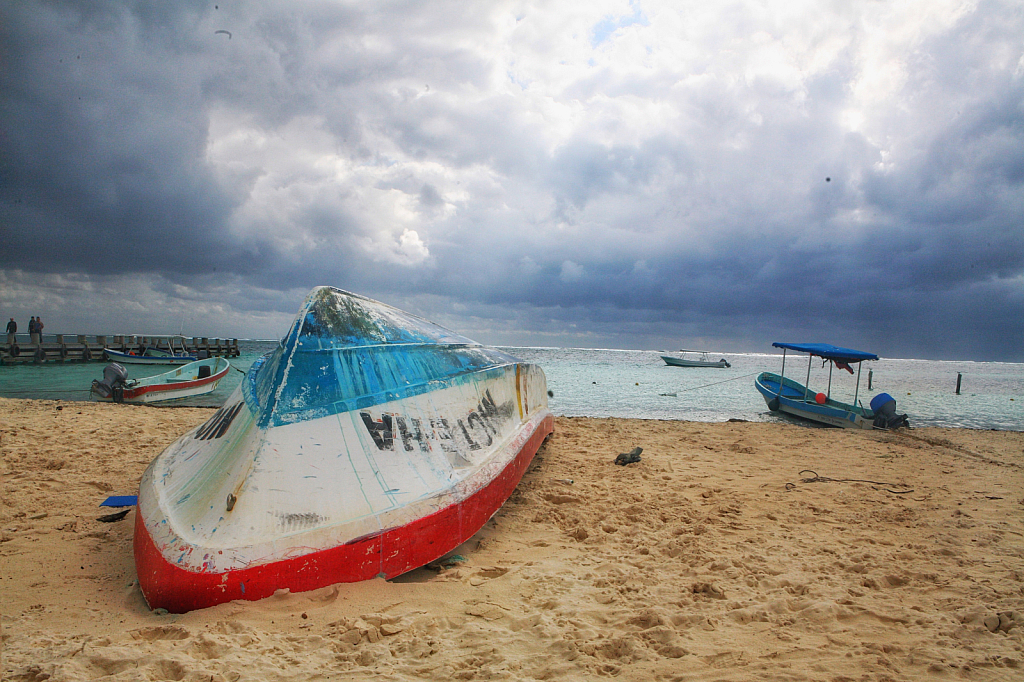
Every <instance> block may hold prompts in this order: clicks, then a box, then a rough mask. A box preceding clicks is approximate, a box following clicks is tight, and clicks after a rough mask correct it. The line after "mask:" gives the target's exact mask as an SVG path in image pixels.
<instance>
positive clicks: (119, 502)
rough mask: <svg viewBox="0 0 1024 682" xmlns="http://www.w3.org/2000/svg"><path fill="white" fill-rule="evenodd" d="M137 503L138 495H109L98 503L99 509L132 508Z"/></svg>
mask: <svg viewBox="0 0 1024 682" xmlns="http://www.w3.org/2000/svg"><path fill="white" fill-rule="evenodd" d="M138 503H139V496H138V495H111V496H110V497H108V498H107V499H105V500H103V501H102V502H100V506H101V507H134V506H135V505H136V504H138Z"/></svg>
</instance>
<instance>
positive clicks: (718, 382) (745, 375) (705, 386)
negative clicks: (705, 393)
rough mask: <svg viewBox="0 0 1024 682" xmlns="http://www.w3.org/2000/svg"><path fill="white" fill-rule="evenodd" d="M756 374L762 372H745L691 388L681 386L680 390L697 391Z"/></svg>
mask: <svg viewBox="0 0 1024 682" xmlns="http://www.w3.org/2000/svg"><path fill="white" fill-rule="evenodd" d="M755 374H760V372H751V373H750V374H744V375H743V376H739V377H733V378H732V379H725V380H723V381H716V382H715V383H713V384H704V385H703V386H691V387H690V388H681V389H679V390H680V391H696V390H698V389H701V388H708V387H709V386H717V385H719V384H724V383H727V382H729V381H736V380H737V379H746V378H747V377H752V376H754V375H755Z"/></svg>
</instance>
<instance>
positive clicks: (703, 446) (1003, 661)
mask: <svg viewBox="0 0 1024 682" xmlns="http://www.w3.org/2000/svg"><path fill="white" fill-rule="evenodd" d="M212 411H213V410H212V409H207V408H154V407H146V406H126V405H107V404H102V405H101V404H95V403H84V402H60V401H38V400H10V399H0V484H2V500H0V610H2V621H0V624H2V674H3V679H4V680H12V681H19V682H29V681H31V682H36V681H41V680H49V681H57V680H189V681H198V680H212V681H217V682H221V681H229V682H230V681H234V680H271V681H274V680H343V679H344V680H385V679H386V680H474V679H479V680H535V679H536V680H592V679H599V678H613V679H622V680H638V681H639V680H645V681H646V680H829V681H836V682H837V681H847V680H849V681H854V680H878V681H881V680H931V679H950V680H954V679H955V680H1019V679H1024V524H1022V521H1024V433H1021V432H1011V431H980V430H967V429H937V428H923V429H913V430H909V431H900V432H852V431H841V430H832V429H818V428H808V427H803V426H799V425H790V424H773V423H750V422H725V423H699V422H674V421H654V420H624V419H592V418H565V417H561V418H556V421H555V433H554V435H553V436H552V437H551V438H550V439H549V440H548V442H547V443H546V444H545V445H544V446H543V447H542V448H541V450H540V452H539V453H538V455H537V457H536V458H535V460H534V463H533V465H532V466H531V468H530V470H529V471H528V472H527V474H526V475H525V477H524V478H523V480H522V482H521V483H520V485H519V487H518V488H517V490H516V492H515V493H514V494H513V495H512V497H511V498H510V499H509V501H508V502H507V503H506V504H505V506H504V507H503V508H502V509H501V510H500V511H499V512H498V513H497V514H496V515H495V516H494V517H493V518H492V519H491V520H490V521H489V522H488V523H487V524H486V525H485V526H484V528H483V529H482V530H481V531H480V532H479V533H477V534H476V535H475V536H474V537H473V538H472V539H471V540H470V541H469V542H467V543H465V544H464V545H462V546H461V547H460V548H459V549H458V550H456V552H455V554H457V555H458V556H456V557H453V558H452V559H451V560H450V561H447V562H444V563H443V564H439V565H433V566H429V567H426V568H421V569H417V570H415V571H413V572H411V573H408V574H406V575H404V576H402V577H400V578H398V579H395V580H393V581H384V580H374V581H368V582H364V583H356V584H340V585H335V586H332V587H329V588H324V589H320V590H316V591H313V592H305V593H297V594H291V593H287V592H283V591H282V592H279V593H278V594H277V595H275V596H273V597H270V598H268V599H265V600H262V601H259V602H231V603H228V604H223V605H220V606H217V607H214V608H210V609H204V610H200V611H194V612H191V613H187V614H182V615H171V614H162V613H158V612H152V611H150V610H149V608H148V607H147V606H146V603H145V601H144V600H143V598H142V595H141V593H140V591H139V588H138V586H137V584H136V580H135V570H134V565H133V559H132V537H131V534H132V527H133V522H134V513H135V512H134V511H129V512H128V514H127V516H126V517H125V518H124V519H122V520H120V521H114V522H101V521H99V520H98V518H99V517H101V516H103V515H104V514H108V513H110V512H111V510H109V509H106V508H100V507H99V506H98V505H99V503H100V502H101V501H102V500H104V499H105V498H106V497H107V496H109V495H114V494H134V493H135V491H136V487H137V484H138V481H139V477H140V476H141V474H142V472H143V470H144V469H145V468H146V466H147V465H148V464H149V462H150V461H151V460H152V459H153V457H155V456H156V455H157V454H158V453H159V452H160V451H161V450H162V449H163V448H164V447H165V446H166V445H167V444H169V443H170V442H171V441H172V440H174V439H175V438H176V437H177V436H179V435H181V434H182V433H184V432H185V431H187V430H188V429H190V428H192V427H194V426H197V425H199V424H201V423H202V422H204V421H205V420H207V419H208V418H209V416H210V415H211V413H212ZM636 447H640V448H643V452H642V453H641V461H639V462H636V463H633V464H628V465H625V466H619V465H616V464H615V458H616V456H617V455H618V454H620V453H625V452H628V451H630V450H632V449H633V448H636Z"/></svg>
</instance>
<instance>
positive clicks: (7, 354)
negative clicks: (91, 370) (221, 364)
mask: <svg viewBox="0 0 1024 682" xmlns="http://www.w3.org/2000/svg"><path fill="white" fill-rule="evenodd" d="M0 338H2V339H3V343H2V344H0V365H9V364H16V363H25V362H31V363H36V364H42V363H44V362H106V361H107V360H108V358H107V356H106V352H105V351H106V349H108V348H109V349H110V350H115V351H119V352H121V353H136V354H141V353H142V352H144V350H145V349H146V348H159V349H162V350H168V351H181V350H185V351H186V352H188V353H189V354H190V355H196V356H197V357H215V356H222V357H228V358H233V357H238V355H239V350H238V339H218V338H211V337H207V336H193V337H184V336H136V335H124V334H112V335H93V334H5V335H4V336H3V337H0Z"/></svg>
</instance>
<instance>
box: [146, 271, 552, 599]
mask: <svg viewBox="0 0 1024 682" xmlns="http://www.w3.org/2000/svg"><path fill="white" fill-rule="evenodd" d="M552 426H553V418H552V416H551V413H550V411H549V410H548V407H547V386H546V381H545V377H544V373H543V371H542V370H541V369H540V368H539V367H536V366H534V365H529V364H524V363H522V362H520V361H518V360H517V359H515V358H514V357H512V356H510V355H508V354H506V353H504V352H502V351H499V350H497V349H493V348H488V347H485V346H481V345H479V344H476V343H474V342H472V341H470V340H469V339H466V338H465V337H462V336H459V335H458V334H455V333H454V332H451V331H449V330H447V329H444V328H443V327H440V326H437V325H434V324H432V323H430V322H427V321H426V320H423V319H421V318H418V317H416V316H413V315H409V314H408V313H404V312H402V311H400V310H397V309H395V308H392V307H390V306H387V305H385V304H383V303H379V302H377V301H372V300H370V299H366V298H363V297H360V296H356V295H354V294H349V293H347V292H344V291H340V290H338V289H332V288H327V287H321V288H318V289H314V290H313V292H312V293H311V294H310V295H309V297H307V299H306V302H305V303H304V305H303V308H302V310H301V311H300V313H299V315H298V317H297V318H296V320H295V322H294V323H293V325H292V327H291V329H290V331H289V333H288V335H287V336H286V337H285V339H284V340H283V341H282V343H281V345H280V347H279V348H278V349H277V350H276V351H275V352H273V353H271V354H269V355H267V356H264V358H262V359H261V360H259V361H257V362H256V363H254V365H253V367H252V368H251V369H250V371H249V372H248V374H247V375H246V377H245V378H244V379H243V381H242V382H241V384H240V385H239V387H238V388H237V389H236V391H235V393H234V394H233V395H232V397H231V398H230V399H229V400H228V401H227V403H226V404H225V405H224V407H222V408H221V409H220V410H218V411H217V413H215V414H214V415H213V417H212V418H211V419H210V420H209V421H208V422H206V423H205V424H203V425H202V426H200V427H198V428H197V429H195V430H193V431H191V432H189V433H187V434H185V435H184V436H182V437H181V438H179V439H178V440H177V441H176V442H175V443H173V444H172V445H171V446H170V447H168V448H167V449H166V450H165V451H164V452H163V453H162V454H161V455H160V456H158V457H157V458H156V459H155V460H154V461H153V463H152V464H151V465H150V467H149V468H148V469H147V471H146V473H145V474H144V475H143V478H142V481H141V484H140V488H139V505H138V514H137V516H136V526H135V562H136V568H137V570H138V575H139V584H140V586H141V587H142V591H143V594H144V595H145V597H146V600H147V601H148V603H149V605H150V606H151V607H152V608H164V609H167V610H168V611H172V612H184V611H188V610H192V609H196V608H203V607H206V606H212V605H214V604H218V603H222V602H226V601H230V600H233V599H261V598H263V597H266V596H269V595H271V594H273V593H274V591H275V590H277V589H281V588H288V589H290V590H292V591H303V590H310V589H315V588H318V587H323V586H326V585H330V584H333V583H338V582H353V581H359V580H367V579H370V578H374V577H385V578H392V577H395V576H397V575H400V574H402V573H405V572H407V571H409V570H412V569H414V568H417V567H419V566H422V565H424V564H426V563H429V562H430V561H433V560H435V559H437V558H439V557H441V556H443V555H444V554H445V553H447V552H449V551H451V550H452V549H454V548H455V547H457V546H458V545H459V544H461V543H463V542H465V541H466V540H467V539H469V538H470V537H471V536H472V535H473V534H474V533H476V531H477V530H479V529H480V527H481V526H482V525H483V524H484V523H485V522H486V521H487V520H488V519H489V518H490V517H491V516H492V515H493V514H494V512H496V511H497V510H498V509H499V508H500V507H501V505H502V504H503V503H504V502H505V500H506V499H508V496H509V495H510V494H511V493H512V491H513V490H514V489H515V487H516V485H517V484H518V483H519V480H520V479H521V477H522V475H523V473H524V472H525V471H526V469H527V467H528V466H529V464H530V461H531V460H532V458H533V455H534V454H535V453H536V452H537V449H538V448H539V447H540V446H541V444H542V443H543V442H544V439H545V438H546V437H547V436H548V435H549V434H550V433H551V431H552Z"/></svg>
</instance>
